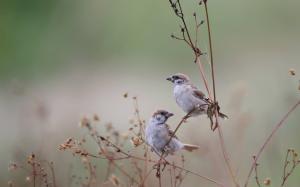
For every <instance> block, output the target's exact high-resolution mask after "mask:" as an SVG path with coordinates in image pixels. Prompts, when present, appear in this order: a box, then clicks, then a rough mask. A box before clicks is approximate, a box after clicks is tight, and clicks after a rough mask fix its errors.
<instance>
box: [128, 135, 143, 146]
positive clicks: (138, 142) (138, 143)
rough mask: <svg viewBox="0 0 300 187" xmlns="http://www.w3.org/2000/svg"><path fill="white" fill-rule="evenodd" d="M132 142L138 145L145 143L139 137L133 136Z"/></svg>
mask: <svg viewBox="0 0 300 187" xmlns="http://www.w3.org/2000/svg"><path fill="white" fill-rule="evenodd" d="M131 143H132V144H133V145H134V146H135V147H137V146H139V145H141V144H142V143H143V141H142V140H141V139H140V138H139V137H132V138H131Z"/></svg>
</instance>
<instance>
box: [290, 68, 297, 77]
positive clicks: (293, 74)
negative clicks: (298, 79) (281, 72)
mask: <svg viewBox="0 0 300 187" xmlns="http://www.w3.org/2000/svg"><path fill="white" fill-rule="evenodd" d="M289 74H290V75H291V76H295V75H296V71H295V70H294V69H292V68H291V69H289Z"/></svg>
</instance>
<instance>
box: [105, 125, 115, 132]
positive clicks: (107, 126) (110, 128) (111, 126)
mask: <svg viewBox="0 0 300 187" xmlns="http://www.w3.org/2000/svg"><path fill="white" fill-rule="evenodd" d="M105 127H106V131H110V130H112V129H113V125H112V123H107V124H106V125H105Z"/></svg>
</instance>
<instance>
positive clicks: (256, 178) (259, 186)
mask: <svg viewBox="0 0 300 187" xmlns="http://www.w3.org/2000/svg"><path fill="white" fill-rule="evenodd" d="M253 159H254V162H255V157H253ZM257 166H258V163H257V162H255V168H254V170H255V181H256V184H257V186H258V187H261V185H260V182H259V178H258V171H257Z"/></svg>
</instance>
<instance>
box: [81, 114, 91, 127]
mask: <svg viewBox="0 0 300 187" xmlns="http://www.w3.org/2000/svg"><path fill="white" fill-rule="evenodd" d="M90 123H91V122H90V120H89V119H88V118H87V117H86V116H84V117H82V118H81V120H80V123H79V125H80V127H89V126H90Z"/></svg>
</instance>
